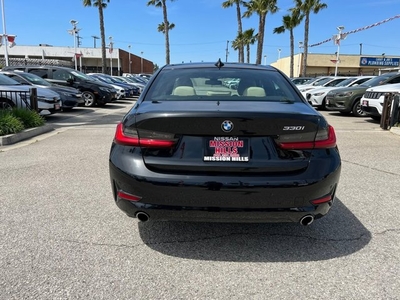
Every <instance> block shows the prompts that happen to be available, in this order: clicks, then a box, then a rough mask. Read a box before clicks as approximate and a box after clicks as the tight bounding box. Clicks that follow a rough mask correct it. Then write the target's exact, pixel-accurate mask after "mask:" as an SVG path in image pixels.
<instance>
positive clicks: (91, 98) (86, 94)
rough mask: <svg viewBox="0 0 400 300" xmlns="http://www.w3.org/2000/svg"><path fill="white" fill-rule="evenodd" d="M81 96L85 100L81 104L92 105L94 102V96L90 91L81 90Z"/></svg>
mask: <svg viewBox="0 0 400 300" xmlns="http://www.w3.org/2000/svg"><path fill="white" fill-rule="evenodd" d="M82 98H83V100H84V101H85V102H84V103H83V105H84V106H86V107H92V106H94V105H95V104H96V97H95V95H94V94H93V93H92V92H88V91H84V92H82Z"/></svg>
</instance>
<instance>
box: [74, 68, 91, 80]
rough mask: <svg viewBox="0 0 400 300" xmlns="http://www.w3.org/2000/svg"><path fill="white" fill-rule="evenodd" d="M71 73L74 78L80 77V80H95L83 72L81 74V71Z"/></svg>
mask: <svg viewBox="0 0 400 300" xmlns="http://www.w3.org/2000/svg"><path fill="white" fill-rule="evenodd" d="M71 73H72V74H73V75H74V76H76V77H78V78H81V79H83V80H90V81H92V80H93V79H92V78H90V77H89V76H88V75H86V74H83V73H82V72H79V71H76V70H73V71H71Z"/></svg>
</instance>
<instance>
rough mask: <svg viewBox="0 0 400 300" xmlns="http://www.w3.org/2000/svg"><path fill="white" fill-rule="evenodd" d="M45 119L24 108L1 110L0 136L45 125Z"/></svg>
mask: <svg viewBox="0 0 400 300" xmlns="http://www.w3.org/2000/svg"><path fill="white" fill-rule="evenodd" d="M44 123H45V119H44V118H43V117H42V116H40V115H39V114H38V113H37V112H35V111H32V110H27V109H24V108H14V109H12V110H0V136H1V135H7V134H13V133H18V132H20V131H22V130H24V129H28V128H32V127H39V126H42V125H44Z"/></svg>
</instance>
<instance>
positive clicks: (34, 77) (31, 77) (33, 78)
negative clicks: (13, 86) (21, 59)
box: [18, 73, 52, 86]
mask: <svg viewBox="0 0 400 300" xmlns="http://www.w3.org/2000/svg"><path fill="white" fill-rule="evenodd" d="M18 74H19V75H20V76H21V77H23V78H25V79H26V80H28V81H29V82H30V83H33V84H36V85H44V86H51V85H52V84H51V83H50V82H48V81H46V80H44V79H43V78H42V77H39V76H37V75H35V74H32V73H18Z"/></svg>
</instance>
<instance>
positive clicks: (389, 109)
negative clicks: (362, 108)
mask: <svg viewBox="0 0 400 300" xmlns="http://www.w3.org/2000/svg"><path fill="white" fill-rule="evenodd" d="M399 105H400V93H386V94H385V100H384V101H383V107H382V116H381V123H380V126H381V128H382V129H385V130H387V129H390V128H391V127H393V126H394V125H396V124H399V123H400V107H399Z"/></svg>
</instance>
